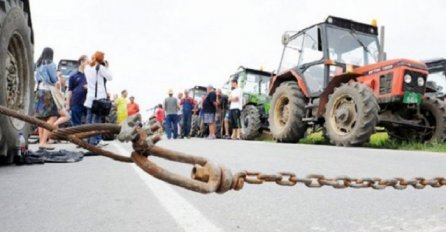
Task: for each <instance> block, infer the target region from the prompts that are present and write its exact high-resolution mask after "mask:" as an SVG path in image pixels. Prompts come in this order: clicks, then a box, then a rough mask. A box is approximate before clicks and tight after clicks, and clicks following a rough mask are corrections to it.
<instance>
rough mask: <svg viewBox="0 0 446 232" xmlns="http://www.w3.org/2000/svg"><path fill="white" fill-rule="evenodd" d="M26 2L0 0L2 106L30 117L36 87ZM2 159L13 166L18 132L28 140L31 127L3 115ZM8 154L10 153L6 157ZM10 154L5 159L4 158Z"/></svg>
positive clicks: (0, 126) (1, 134) (0, 149)
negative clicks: (25, 8)
mask: <svg viewBox="0 0 446 232" xmlns="http://www.w3.org/2000/svg"><path fill="white" fill-rule="evenodd" d="M28 17H29V15H28V14H27V13H26V12H25V10H24V6H23V2H22V1H18V0H12V1H1V4H0V25H1V26H0V83H1V85H0V104H1V105H3V106H7V107H8V108H10V109H14V110H16V111H18V112H20V113H23V114H27V115H30V114H31V112H32V99H33V88H34V77H33V60H34V58H33V49H34V45H33V40H32V28H31V25H30V24H28V22H30V21H28ZM0 128H1V133H0V141H1V148H0V152H1V153H2V154H0V157H2V159H3V161H4V162H7V163H11V162H12V161H13V160H14V154H15V153H16V152H15V150H16V148H15V146H16V143H17V139H18V133H19V132H22V133H23V134H24V136H25V138H26V137H27V136H28V134H29V125H27V124H26V123H24V122H22V121H19V120H17V119H12V118H8V117H6V116H4V115H0ZM4 153H7V154H4ZM5 155H7V156H6V157H4V156H5Z"/></svg>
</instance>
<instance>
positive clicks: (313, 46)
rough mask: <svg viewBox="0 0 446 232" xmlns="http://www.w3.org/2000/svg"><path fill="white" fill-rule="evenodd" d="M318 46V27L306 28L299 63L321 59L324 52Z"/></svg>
mask: <svg viewBox="0 0 446 232" xmlns="http://www.w3.org/2000/svg"><path fill="white" fill-rule="evenodd" d="M320 48H321V46H320V42H319V36H318V27H313V28H311V29H309V30H307V31H306V32H305V35H304V41H303V44H302V52H301V54H300V58H299V65H302V64H308V63H311V62H314V61H318V60H321V59H322V58H323V55H324V54H323V53H322V49H320Z"/></svg>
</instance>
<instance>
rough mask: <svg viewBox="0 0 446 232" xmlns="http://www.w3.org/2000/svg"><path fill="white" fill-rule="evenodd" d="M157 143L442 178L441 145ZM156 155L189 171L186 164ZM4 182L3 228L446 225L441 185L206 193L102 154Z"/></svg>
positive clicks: (230, 156)
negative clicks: (428, 148)
mask: <svg viewBox="0 0 446 232" xmlns="http://www.w3.org/2000/svg"><path fill="white" fill-rule="evenodd" d="M159 145H161V146H163V147H166V148H170V149H174V150H179V151H184V152H187V153H191V154H195V155H200V156H204V157H207V158H209V159H211V160H214V161H216V162H217V163H219V164H223V165H225V166H227V167H230V168H231V170H232V171H233V173H234V172H236V171H240V170H259V171H263V172H271V173H277V172H279V171H292V172H296V173H297V174H298V176H300V177H303V176H306V175H308V174H316V173H317V174H323V175H325V176H330V177H333V176H340V175H347V176H351V177H368V176H371V177H383V178H390V177H405V178H410V177H415V176H426V177H429V178H430V177H436V176H446V154H441V153H429V152H408V151H391V150H377V149H366V148H339V147H333V146H317V145H297V144H276V143H269V142H248V141H229V140H203V139H190V140H175V141H173V140H171V141H162V142H160V144H159ZM58 147H60V148H68V149H75V147H74V146H73V145H66V144H62V145H58ZM106 148H107V149H110V150H114V151H117V152H120V153H124V152H125V153H129V151H130V150H131V147H130V144H119V143H116V142H112V143H110V144H109V145H108V146H107V147H106ZM157 162H158V163H159V164H160V165H162V166H163V167H166V168H168V169H169V170H174V171H176V172H178V173H180V174H184V175H187V176H189V172H190V167H189V166H185V165H177V164H173V163H169V162H165V161H159V160H157ZM0 185H1V190H0V199H1V200H0V231H2V232H9V231H66V232H67V231H104V232H105V231H106V232H112V231H134V232H137V231H205V232H210V231H435V232H437V231H446V187H445V188H440V189H432V188H430V187H427V188H426V189H425V190H414V189H412V188H411V187H409V188H410V189H408V190H404V191H397V190H393V189H386V190H381V191H377V190H371V189H361V190H358V189H346V190H336V189H332V188H331V187H323V188H321V189H308V188H306V187H305V186H303V185H298V186H294V187H281V186H276V185H274V184H270V183H269V184H264V185H260V186H259V185H246V184H245V187H244V188H243V189H242V190H241V191H239V192H236V191H230V192H227V193H225V194H222V195H219V194H208V195H203V194H199V193H194V192H190V191H187V190H184V189H181V188H178V187H175V186H171V185H168V184H165V183H163V182H161V181H158V180H156V179H154V178H152V177H150V176H148V175H146V174H144V173H143V172H142V171H140V170H139V169H138V168H137V167H136V166H135V165H134V164H126V163H119V162H115V161H112V160H109V159H108V158H104V157H85V158H84V160H83V161H81V162H78V163H67V164H44V165H31V166H7V167H0Z"/></svg>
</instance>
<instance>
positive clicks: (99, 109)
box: [91, 65, 112, 116]
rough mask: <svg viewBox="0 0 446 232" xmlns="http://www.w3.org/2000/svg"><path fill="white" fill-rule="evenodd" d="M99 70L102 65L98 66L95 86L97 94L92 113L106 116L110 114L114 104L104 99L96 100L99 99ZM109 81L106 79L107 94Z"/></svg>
mask: <svg viewBox="0 0 446 232" xmlns="http://www.w3.org/2000/svg"><path fill="white" fill-rule="evenodd" d="M99 68H100V65H97V66H96V86H95V93H94V98H95V99H94V100H93V104H92V105H91V112H92V113H93V114H97V115H100V116H106V115H108V114H110V110H111V108H112V102H111V101H110V100H109V99H106V98H102V99H96V98H97V97H98V77H99ZM106 84H107V80H106V79H105V78H104V88H105V92H107V85H106Z"/></svg>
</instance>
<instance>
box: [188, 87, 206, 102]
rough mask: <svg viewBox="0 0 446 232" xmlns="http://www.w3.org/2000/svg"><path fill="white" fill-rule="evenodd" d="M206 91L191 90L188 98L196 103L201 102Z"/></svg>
mask: <svg viewBox="0 0 446 232" xmlns="http://www.w3.org/2000/svg"><path fill="white" fill-rule="evenodd" d="M206 94H207V92H206V90H203V89H199V88H193V89H190V90H189V96H191V97H193V98H194V100H195V101H196V102H201V97H202V96H206Z"/></svg>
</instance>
